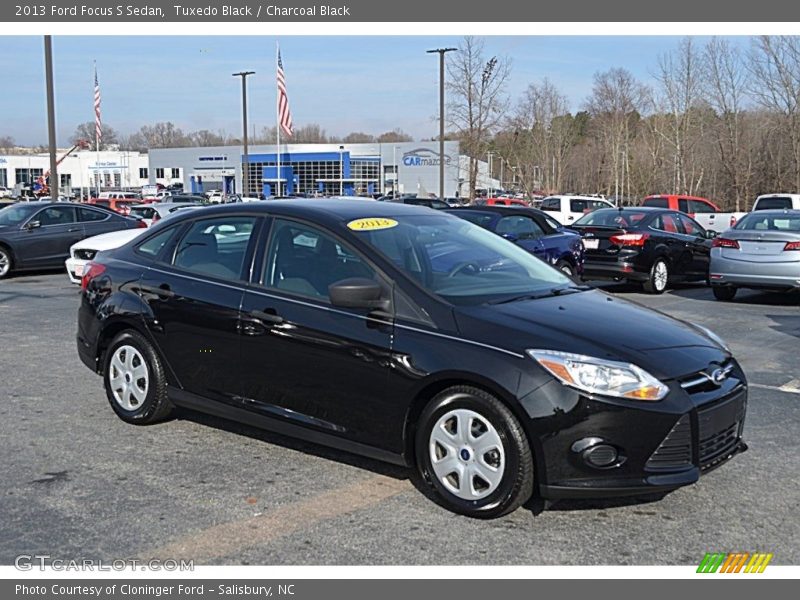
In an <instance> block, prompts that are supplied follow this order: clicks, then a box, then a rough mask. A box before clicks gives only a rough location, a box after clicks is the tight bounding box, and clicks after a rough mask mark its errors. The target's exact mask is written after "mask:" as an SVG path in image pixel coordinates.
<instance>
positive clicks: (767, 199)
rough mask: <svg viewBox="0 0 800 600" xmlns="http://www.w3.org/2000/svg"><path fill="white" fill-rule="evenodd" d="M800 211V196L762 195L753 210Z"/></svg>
mask: <svg viewBox="0 0 800 600" xmlns="http://www.w3.org/2000/svg"><path fill="white" fill-rule="evenodd" d="M781 209H787V210H800V194H762V195H761V196H759V197H758V198H756V201H755V203H754V204H753V210H781Z"/></svg>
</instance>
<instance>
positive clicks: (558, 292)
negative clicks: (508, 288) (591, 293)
mask: <svg viewBox="0 0 800 600" xmlns="http://www.w3.org/2000/svg"><path fill="white" fill-rule="evenodd" d="M590 289H592V288H591V286H588V285H568V286H563V285H560V286H556V287H553V288H550V289H549V290H545V291H543V292H539V293H538V294H522V295H520V296H512V297H511V298H503V299H502V300H493V301H491V302H489V303H488V304H493V305H494V304H508V303H510V302H521V301H523V300H539V299H540V298H552V297H553V296H564V295H566V294H576V293H577V292H585V291H586V290H590Z"/></svg>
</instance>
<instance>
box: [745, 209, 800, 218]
mask: <svg viewBox="0 0 800 600" xmlns="http://www.w3.org/2000/svg"><path fill="white" fill-rule="evenodd" d="M747 214H748V215H758V216H766V217H778V216H783V215H788V216H791V217H800V210H799V209H796V208H767V209H765V210H757V211H755V212H751V213H747ZM746 216H747V215H745V217H746ZM742 218H744V217H742Z"/></svg>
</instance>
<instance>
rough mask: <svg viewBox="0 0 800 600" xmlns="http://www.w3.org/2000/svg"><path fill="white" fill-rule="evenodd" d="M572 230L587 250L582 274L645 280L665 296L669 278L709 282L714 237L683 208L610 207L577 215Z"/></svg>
mask: <svg viewBox="0 0 800 600" xmlns="http://www.w3.org/2000/svg"><path fill="white" fill-rule="evenodd" d="M572 229H574V230H576V231H578V232H579V233H580V234H581V235H582V236H583V245H584V248H585V249H586V260H585V263H584V272H583V278H584V279H586V280H589V279H611V280H614V281H633V282H638V283H641V284H642V286H643V287H644V290H645V291H646V292H648V293H651V294H661V293H663V292H664V291H665V290H666V289H667V286H668V285H669V284H670V283H671V282H677V281H708V264H709V260H710V259H709V256H710V252H711V240H712V239H713V238H714V237H715V236H716V233H715V232H713V231H706V230H705V229H703V228H702V227H701V226H700V225H699V224H698V223H697V221H695V220H694V219H692V218H691V217H690V216H689V215H686V214H684V213H681V212H677V211H673V210H666V209H661V208H645V207H634V208H607V209H601V210H596V211H594V212H592V213H589V214H588V215H586V216H584V217H582V218H580V219H578V220H577V221H576V222H575V224H574V225H572Z"/></svg>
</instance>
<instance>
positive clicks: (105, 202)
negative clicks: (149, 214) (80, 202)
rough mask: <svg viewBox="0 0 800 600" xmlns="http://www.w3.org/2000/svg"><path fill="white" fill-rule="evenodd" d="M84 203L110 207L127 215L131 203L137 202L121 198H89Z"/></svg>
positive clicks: (129, 212) (129, 211)
mask: <svg viewBox="0 0 800 600" xmlns="http://www.w3.org/2000/svg"><path fill="white" fill-rule="evenodd" d="M86 204H94V205H95V206H103V207H105V208H110V209H111V210H113V211H114V212H117V213H119V214H121V215H125V216H127V215H129V214H131V204H139V202H137V201H135V200H128V199H121V198H89V200H87V201H86Z"/></svg>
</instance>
